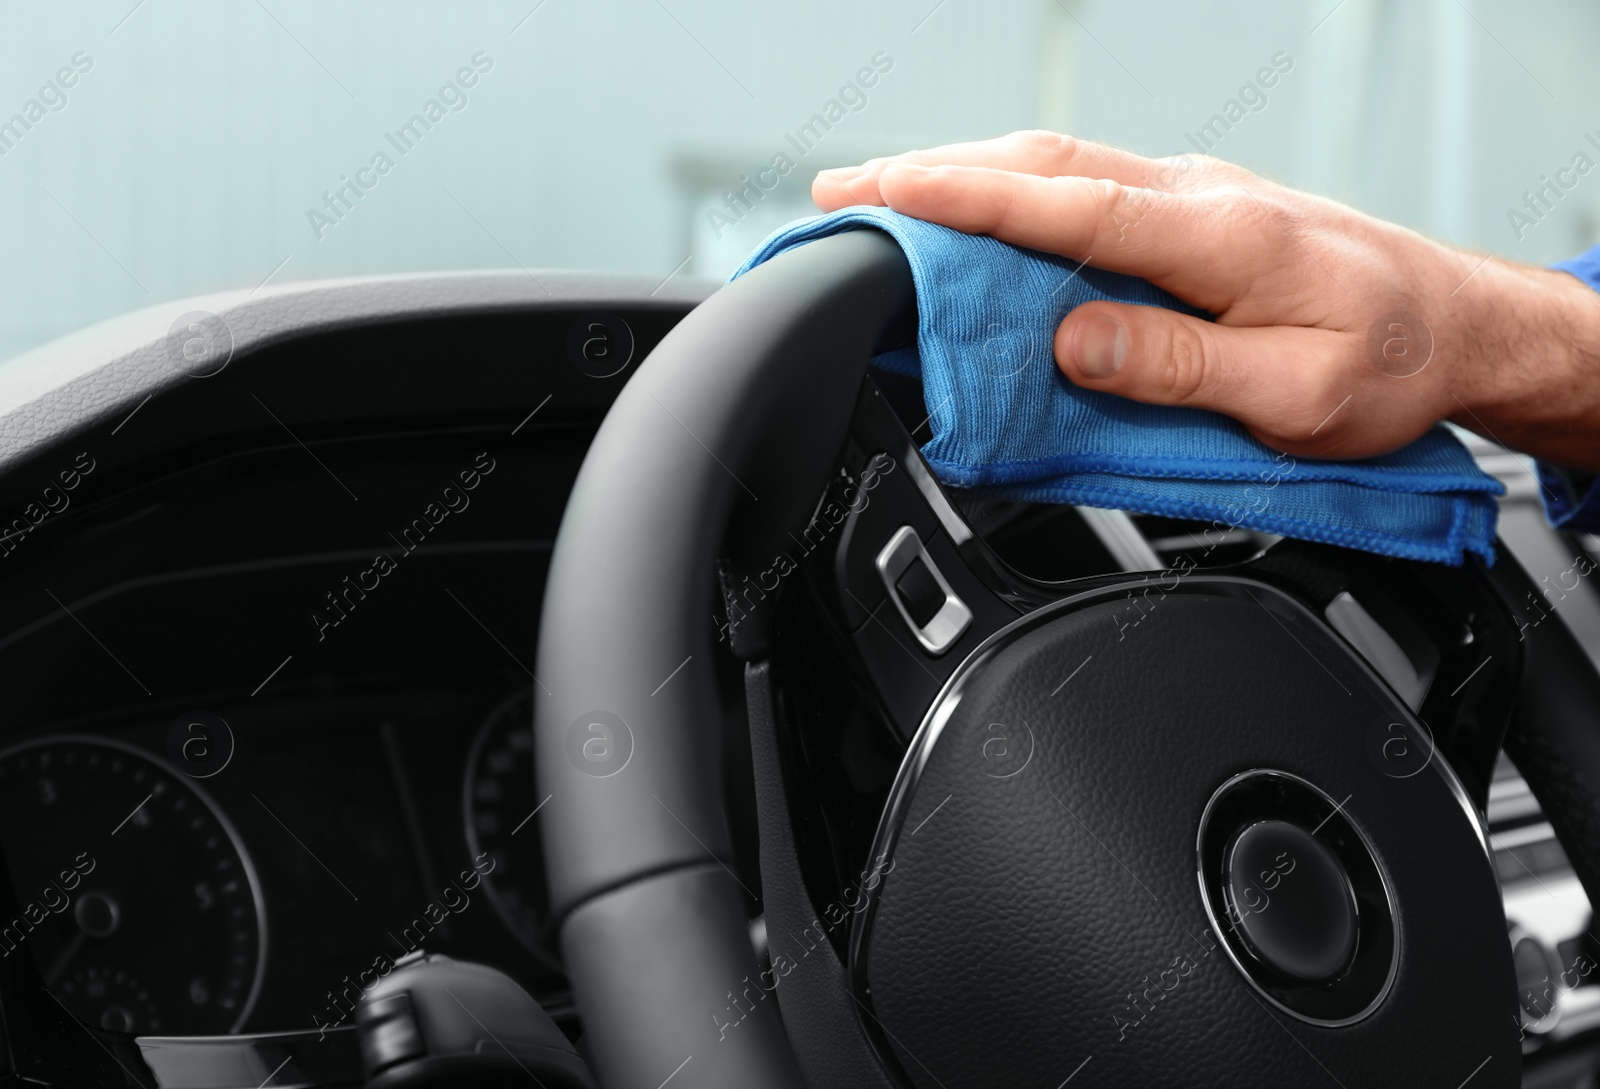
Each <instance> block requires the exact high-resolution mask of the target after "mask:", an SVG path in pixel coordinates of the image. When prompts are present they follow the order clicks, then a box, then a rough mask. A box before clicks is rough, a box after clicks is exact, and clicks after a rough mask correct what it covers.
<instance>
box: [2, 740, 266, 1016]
mask: <svg viewBox="0 0 1600 1089" xmlns="http://www.w3.org/2000/svg"><path fill="white" fill-rule="evenodd" d="M0 844H3V846H4V848H5V855H6V862H7V863H8V865H9V867H10V870H11V880H12V884H13V886H14V887H15V889H16V894H17V903H18V907H19V909H20V914H19V915H18V917H16V918H14V919H0V954H4V955H7V956H9V955H11V954H12V953H14V952H19V951H20V952H23V953H28V954H31V955H32V956H33V958H34V962H35V963H36V964H38V966H39V971H40V973H41V974H42V975H43V976H44V981H45V985H46V986H47V987H49V988H50V989H51V991H52V992H54V994H55V995H56V997H57V998H59V999H60V1000H61V1001H62V1003H63V1004H65V1005H66V1007H67V1008H68V1009H69V1010H71V1011H72V1013H73V1014H74V1015H75V1016H76V1017H78V1019H79V1020H81V1021H83V1022H84V1023H85V1024H89V1025H96V1026H99V1027H101V1028H106V1029H113V1030H116V1031H119V1032H133V1033H144V1034H149V1033H158V1032H159V1033H166V1034H172V1033H183V1034H193V1035H205V1034H216V1033H226V1032H236V1031H238V1029H239V1027H240V1026H241V1025H242V1024H243V1023H244V1020H245V1018H246V1017H248V1016H249V1014H250V1007H251V1006H252V1005H253V1004H254V1002H255V998H256V993H257V991H258V990H259V989H260V985H261V969H262V962H263V959H264V955H265V945H266V929H265V918H264V915H263V911H262V905H261V894H260V889H259V887H258V885H257V882H256V877H255V871H254V869H253V868H252V867H251V865H250V860H249V857H248V856H247V855H246V854H245V852H244V848H243V847H242V845H241V844H240V843H239V838H238V836H237V835H236V834H235V833H234V830H233V828H232V826H231V825H230V824H229V823H228V821H227V819H226V818H225V817H223V815H222V814H221V813H220V812H219V811H218V810H217V808H216V807H215V806H214V805H213V804H212V803H211V801H210V800H209V799H208V798H207V797H206V796H205V795H204V794H203V793H202V792H201V791H200V790H199V789H198V788H197V787H196V786H195V785H194V784H193V783H191V782H189V781H187V780H186V779H185V778H184V777H183V776H182V775H181V774H179V773H177V772H175V771H173V770H172V769H170V768H169V767H168V766H167V765H166V764H164V763H162V762H161V761H160V760H158V759H156V758H154V757H152V756H149V755H147V754H146V753H144V752H141V751H140V750H137V749H134V748H132V747H130V746H127V745H123V744H120V743H117V742H112V741H108V740H105V739H101V738H89V737H47V738H40V739H37V740H34V741H28V742H25V743H23V744H21V745H17V746H14V747H12V748H10V749H7V750H5V751H4V752H0Z"/></svg>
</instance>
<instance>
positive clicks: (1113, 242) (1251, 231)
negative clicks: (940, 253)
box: [879, 163, 1295, 313]
mask: <svg viewBox="0 0 1600 1089" xmlns="http://www.w3.org/2000/svg"><path fill="white" fill-rule="evenodd" d="M879 185H880V189H881V191H882V193H883V196H884V198H885V203H886V204H887V205H888V206H889V207H890V208H892V209H894V210H895V211H897V212H903V213H904V214H906V215H909V216H913V217H915V218H917V219H925V220H929V221H931V222H934V223H941V224H943V225H944V226H946V227H951V228H954V229H955V230H958V231H963V232H966V233H967V234H983V235H989V236H990V237H992V238H997V239H999V240H1000V241H1002V242H1010V243H1011V244H1013V245H1017V246H1025V247H1027V248H1029V249H1035V250H1043V251H1045V252H1047V253H1055V254H1060V255H1062V256H1064V257H1069V258H1072V259H1073V260H1077V261H1083V262H1085V263H1090V264H1093V265H1094V266H1095V267H1096V268H1103V269H1109V270H1111V271H1113V272H1125V273H1129V274H1131V275H1135V276H1142V277H1144V278H1145V279H1147V280H1150V281H1151V282H1152V283H1155V284H1158V285H1159V286H1161V287H1164V288H1166V289H1167V290H1168V291H1171V292H1172V293H1173V294H1175V295H1177V296H1179V297H1180V298H1183V299H1186V300H1188V301H1189V302H1191V303H1194V304H1195V305H1197V306H1202V307H1204V308H1206V309H1207V310H1210V311H1212V312H1214V313H1219V312H1221V311H1223V310H1225V309H1227V308H1228V307H1229V306H1231V305H1232V304H1233V303H1234V302H1236V301H1237V300H1238V299H1239V298H1240V297H1241V296H1242V295H1243V294H1245V292H1246V291H1248V290H1249V288H1250V286H1251V284H1252V283H1253V281H1254V279H1255V277H1256V275H1257V272H1256V270H1258V269H1261V268H1263V267H1272V268H1277V267H1280V266H1281V265H1282V264H1283V263H1285V262H1290V261H1293V260H1295V257H1294V255H1292V254H1286V253H1284V252H1283V250H1282V235H1281V232H1279V231H1277V230H1275V229H1273V228H1272V227H1271V226H1269V224H1268V223H1267V221H1266V219H1265V218H1264V216H1263V215H1262V214H1261V213H1260V212H1259V210H1257V211H1255V212H1252V210H1251V207H1250V202H1249V201H1247V200H1245V199H1244V198H1243V197H1242V196H1240V195H1239V194H1237V193H1234V192H1232V191H1231V190H1229V189H1226V188H1211V189H1205V190H1201V191H1199V192H1195V193H1169V192H1163V191H1160V190H1156V189H1142V188H1138V187H1135V186H1128V185H1123V184H1120V183H1118V182H1116V181H1111V180H1105V179H1099V180H1090V179H1088V178H1082V177H1073V176H1068V177H1039V176H1037V175H1033V174H1021V173H1016V172H1013V171H1009V170H994V169H989V168H986V167H970V166H937V167H923V166H915V165H911V164H906V163H896V164H891V165H890V166H888V167H887V168H886V169H885V170H884V171H883V173H882V174H881V176H880V178H879Z"/></svg>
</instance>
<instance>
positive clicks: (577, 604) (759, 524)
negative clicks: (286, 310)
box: [536, 230, 1600, 1089]
mask: <svg viewBox="0 0 1600 1089" xmlns="http://www.w3.org/2000/svg"><path fill="white" fill-rule="evenodd" d="M915 327H916V304H915V298H914V291H913V288H912V283H911V277H910V273H909V269H908V267H907V264H906V261H905V258H904V256H903V255H902V254H901V252H900V250H899V249H898V247H897V246H896V245H895V244H894V243H893V242H892V241H890V240H889V239H888V238H887V237H886V236H884V235H882V234H879V233H877V232H873V231H870V230H869V231H859V232H853V233H848V234H842V235H837V236H834V237H831V238H827V239H823V240H819V241H816V242H813V243H810V244H809V245H806V246H804V247H802V248H800V249H797V250H794V251H791V252H789V253H786V254H784V255H782V256H780V257H778V258H776V259H775V260H773V261H771V262H770V263H768V264H766V265H764V266H762V267H760V268H758V269H756V270H754V271H753V272H751V273H750V274H748V275H746V276H744V277H742V278H741V279H739V280H737V281H735V282H734V283H732V284H730V285H728V286H727V287H725V288H723V289H722V290H721V291H720V292H719V293H717V294H716V295H715V296H713V297H712V298H711V299H710V300H708V301H707V302H705V303H704V304H703V305H702V306H700V307H699V308H698V309H697V310H695V311H694V312H693V313H691V314H690V315H689V316H688V317H687V318H685V319H684V321H683V322H682V323H681V324H680V325H679V326H678V327H677V328H676V329H675V330H674V331H673V332H672V333H671V334H670V335H669V336H668V337H667V338H666V339H665V340H664V341H663V342H662V343H661V344H660V346H659V347H658V348H657V349H656V350H655V352H654V353H653V354H652V355H651V357H650V358H649V359H648V360H647V361H646V362H645V363H644V364H643V365H642V366H641V367H640V369H639V371H638V373H637V375H635V376H634V377H633V379H632V380H631V381H630V382H629V384H628V385H627V387H626V388H625V390H624V391H623V393H622V395H621V396H620V398H619V399H618V400H617V402H616V403H615V405H614V407H613V408H612V410H611V412H610V414H609V416H608V417H607V418H606V420H605V421H604V423H603V425H602V427H601V428H600V431H599V434H598V436H597V437H596V439H595V441H594V444H593V446H592V448H591V449H590V451H589V454H588V457H587V459H586V461H585V462H584V465H583V468H582V471H581V473H580V475H579V477H578V480H577V484H576V487H575V488H574V490H573V493H572V496H571V500H570V502H569V504H568V507H567V511H566V514H565V517H564V520H563V522H562V525H561V530H560V535H559V537H558V539H557V542H556V546H555V551H554V556H553V558H552V563H551V568H550V576H549V582H548V585H547V589H546V594H545V599H544V603H543V614H542V620H541V633H540V641H539V647H540V649H539V669H538V678H539V687H538V690H537V696H538V715H537V725H536V735H537V755H538V769H539V770H538V774H539V780H540V795H541V796H545V795H548V796H549V799H550V800H549V803H548V805H547V806H546V808H545V809H544V815H543V825H542V829H543V835H544V837H545V855H546V859H547V863H548V867H549V880H550V889H551V895H552V900H553V905H554V908H555V911H556V913H557V916H558V917H559V918H560V919H561V920H562V922H561V944H562V949H563V953H564V956H565V961H566V965H567V969H568V972H569V974H570V978H571V981H572V985H573V989H574V994H575V998H576V1001H577V1005H578V1009H579V1012H580V1014H581V1017H582V1020H583V1023H584V1025H585V1032H586V1046H587V1048H588V1050H589V1052H590V1056H591V1061H592V1063H593V1065H594V1067H595V1069H596V1072H597V1075H598V1077H599V1080H600V1082H601V1083H602V1084H603V1085H605V1086H607V1087H608V1089H619V1087H633V1086H638V1087H642V1089H659V1087H660V1086H662V1085H664V1084H671V1085H673V1086H675V1087H687V1086H740V1087H747V1086H757V1085H759V1086H800V1085H807V1084H809V1085H813V1086H833V1085H838V1086H852V1087H862V1086H883V1087H890V1086H901V1087H903V1086H916V1087H919V1089H925V1087H941V1086H955V1085H975V1084H982V1085H1049V1086H1060V1085H1065V1084H1068V1083H1070V1082H1072V1080H1073V1079H1074V1078H1077V1077H1079V1076H1080V1075H1082V1083H1083V1084H1100V1085H1146V1084H1152V1083H1155V1082H1157V1081H1158V1080H1159V1081H1162V1082H1169V1081H1171V1080H1173V1079H1174V1078H1182V1079H1183V1080H1185V1081H1188V1082H1200V1083H1208V1084H1224V1083H1225V1084H1229V1085H1238V1086H1255V1085H1260V1086H1269V1085H1271V1086H1278V1085H1282V1084H1283V1083H1284V1082H1285V1081H1288V1080H1290V1079H1291V1078H1297V1077H1298V1078H1303V1079H1306V1084H1312V1085H1315V1084H1325V1083H1326V1084H1337V1085H1341V1086H1346V1087H1354V1086H1358V1085H1395V1084H1404V1085H1408V1086H1412V1085H1418V1086H1420V1085H1440V1086H1446V1087H1456V1086H1460V1085H1461V1084H1463V1082H1465V1081H1470V1082H1471V1084H1472V1085H1473V1086H1474V1089H1487V1087H1489V1086H1510V1085H1514V1084H1516V1083H1517V1082H1518V1079H1519V1073H1520V1051H1519V1043H1518V1041H1519V1022H1518V1006H1517V1002H1516V996H1515V993H1514V992H1515V983H1514V976H1513V970H1512V963H1511V956H1510V948H1509V943H1508V941H1507V931H1506V922H1505V917H1504V912H1503V908H1502V905H1501V900H1500V896H1499V888H1498V885H1497V882H1496V880H1495V876H1494V872H1493V868H1492V865H1491V860H1490V854H1489V845H1488V842H1487V832H1486V830H1485V827H1484V824H1483V820H1482V815H1481V810H1482V807H1483V805H1484V802H1485V798H1486V795H1487V785H1488V781H1489V778H1490V773H1491V768H1492V764H1493V760H1494V758H1495V755H1496V754H1497V752H1498V751H1499V749H1500V748H1501V746H1502V744H1503V745H1504V746H1505V748H1506V751H1507V752H1508V753H1510V754H1511V756H1512V757H1513V759H1514V760H1516V761H1517V763H1518V764H1519V767H1520V768H1521V770H1522V771H1523V773H1524V775H1525V776H1526V778H1527V779H1528V781H1529V783H1530V786H1531V787H1532V789H1533V791H1534V793H1535V795H1536V796H1537V797H1538V798H1539V800H1540V802H1541V803H1542V804H1543V805H1544V807H1545V811H1546V813H1547V815H1548V817H1549V819H1550V820H1551V822H1552V824H1553V825H1554V826H1555V829H1556V831H1557V834H1558V836H1559V838H1560V840H1561V842H1562V844H1563V845H1564V846H1565V848H1566V850H1567V851H1568V853H1569V855H1570V857H1571V859H1572V861H1573V864H1574V867H1575V869H1576V870H1577V873H1578V875H1579V876H1580V878H1582V880H1583V882H1584V885H1585V888H1586V890H1587V891H1588V892H1589V895H1590V898H1591V900H1592V901H1594V902H1596V903H1600V897H1597V896H1596V893H1597V892H1600V883H1597V879H1600V834H1597V833H1600V828H1597V827H1596V824H1597V821H1600V805H1597V803H1596V799H1600V721H1597V716H1600V681H1597V679H1596V676H1595V673H1594V671H1593V669H1592V668H1591V667H1590V666H1589V664H1588V661H1587V658H1586V657H1585V656H1584V654H1583V653H1582V651H1581V648H1579V647H1578V646H1577V645H1576V643H1575V642H1573V640H1572V639H1571V637H1570V635H1569V634H1567V633H1566V632H1565V630H1564V629H1563V628H1562V626H1561V624H1560V623H1559V622H1552V621H1544V622H1543V623H1539V622H1533V623H1531V624H1530V622H1529V619H1528V617H1530V616H1531V615H1532V613H1530V612H1529V610H1528V607H1527V606H1528V601H1527V600H1525V598H1528V595H1530V594H1532V593H1533V592H1534V588H1533V586H1532V583H1531V581H1530V580H1529V579H1528V577H1527V575H1526V574H1525V573H1524V572H1522V571H1521V569H1520V568H1518V567H1517V565H1516V563H1515V561H1514V560H1513V559H1512V558H1511V557H1509V556H1508V555H1504V554H1502V556H1501V557H1500V559H1499V561H1498V563H1497V564H1496V565H1495V566H1494V567H1493V568H1492V569H1486V568H1483V567H1482V566H1481V565H1476V564H1469V566H1467V567H1465V568H1461V569H1447V568H1443V567H1439V566H1430V565H1425V564H1417V563H1411V562H1407V561H1399V560H1387V559H1382V558H1378V557H1372V556H1365V555H1358V554H1355V553H1350V552H1346V551H1343V550H1340V549H1336V548H1331V547H1326V546H1311V545H1305V544H1301V543H1297V542H1290V541H1284V542H1281V543H1279V544H1278V545H1276V546H1274V547H1273V548H1271V549H1269V550H1267V551H1266V552H1265V553H1264V554H1262V555H1261V556H1259V557H1257V558H1255V559H1252V560H1250V561H1248V562H1245V563H1240V564H1233V565H1230V566H1224V567H1220V568H1216V569H1213V568H1210V567H1206V566H1194V565H1190V566H1189V567H1188V568H1172V569H1169V570H1167V571H1165V572H1157V573H1146V574H1122V573H1118V574H1113V575H1106V576H1101V577H1096V578H1092V579H1087V580H1085V579H1079V580H1076V581H1072V582H1066V583H1059V584H1052V583H1044V582H1037V581H1034V580H1031V579H1027V578H1024V577H1023V576H1022V575H1020V574H1018V573H1017V572H1015V571H1013V570H1011V569H1010V568H1009V567H1008V566H1007V565H1006V564H1005V563H1004V562H1003V561H1001V560H1000V559H999V558H998V557H997V556H996V554H995V553H994V552H993V551H992V550H991V549H990V548H989V547H988V546H986V545H985V543H984V541H983V540H982V539H981V537H980V536H979V535H978V534H977V533H976V532H975V531H974V529H973V528H972V524H971V522H970V521H969V520H968V519H967V518H965V517H964V516H963V515H962V513H960V511H959V510H958V508H957V506H956V503H955V502H953V501H952V497H951V495H950V494H947V493H946V491H945V490H944V489H943V488H942V487H941V486H940V485H939V484H938V483H937V482H936V481H935V480H934V479H933V477H932V476H931V474H930V473H929V472H928V470H927V468H926V466H924V465H923V464H922V462H921V460H920V458H919V457H918V455H917V452H916V447H915V445H914V443H913V442H912V440H911V439H910V437H909V435H908V434H907V433H906V431H905V430H904V428H902V427H901V426H900V425H899V423H898V422H897V419H896V417H895V416H894V415H893V414H892V412H890V411H889V409H888V408H887V406H886V404H885V399H884V396H883V394H882V393H881V392H880V391H879V389H878V388H877V386H876V385H875V384H874V383H873V381H872V380H871V379H869V378H868V377H867V364H868V360H869V359H870V358H871V357H872V356H873V355H874V354H875V353H877V352H880V351H883V350H885V349H887V348H889V347H893V346H895V345H897V344H904V343H906V342H908V340H909V339H910V337H911V336H912V335H914V330H915ZM775 558H777V562H774V560H775ZM784 561H787V562H784ZM719 581H720V587H719V585H718V583H719ZM719 589H720V592H721V599H722V602H723V605H724V606H725V607H726V609H727V611H728V613H729V615H730V616H732V617H735V618H736V622H728V623H725V624H723V626H722V631H721V633H720V634H721V635H723V636H726V637H729V638H730V639H731V644H732V646H733V649H734V652H735V653H736V654H737V656H738V657H739V658H741V659H743V661H744V662H745V668H744V682H745V690H746V697H747V704H748V722H749V751H750V753H751V756H752V761H753V766H754V779H755V786H756V794H757V813H758V816H759V820H758V824H759V845H760V894H759V896H760V907H761V910H762V911H763V913H764V914H763V919H764V924H765V934H766V940H765V943H764V944H765V948H764V949H761V948H758V943H753V942H752V926H751V916H752V914H753V912H754V910H755V909H756V896H757V894H756V891H755V890H753V889H751V888H749V887H747V886H748V885H749V884H750V882H749V881H748V880H746V879H745V878H741V876H739V873H738V871H737V870H736V869H735V866H734V856H733V852H732V848H731V846H730V844H731V843H732V837H731V834H730V822H729V818H728V815H727V814H726V813H725V811H724V805H723V798H724V797H725V796H726V792H725V782H724V778H725V775H726V774H727V773H726V769H725V764H726V761H725V750H726V749H727V740H726V738H725V729H724V723H725V718H726V716H725V713H724V709H723V706H722V701H721V700H720V698H719V692H718V680H717V676H716V672H715V670H714V659H715V656H716V653H717V651H716V650H715V648H714V641H715V640H716V639H717V638H718V637H719V631H718V623H717V621H716V620H715V619H714V612H716V611H717V602H718V593H719ZM1530 600H1531V599H1530ZM786 603H787V604H786ZM803 622H804V623H803ZM786 632H787V633H788V634H785V633H786ZM797 633H798V634H797ZM1358 647H1359V648H1360V649H1361V651H1362V653H1357V650H1356V648H1358ZM802 651H803V652H805V653H815V654H816V655H817V656H818V660H819V661H824V662H832V663H834V665H833V666H831V667H826V668H824V670H823V671H824V672H825V673H828V674H829V676H830V677H831V678H832V680H830V682H829V683H834V682H835V681H836V682H837V683H838V685H840V686H841V687H846V688H849V689H850V690H851V691H853V692H856V693H858V694H859V696H860V699H861V701H862V702H863V703H864V704H866V705H870V706H871V707H872V708H874V709H875V710H874V713H875V714H877V715H878V716H879V718H880V719H881V720H883V721H884V722H887V723H888V724H889V727H888V728H889V732H890V733H891V734H894V735H895V736H896V737H897V738H898V739H899V750H898V768H897V770H895V771H894V773H893V776H892V781H891V782H889V783H888V784H887V786H886V787H885V788H884V789H883V790H882V791H881V793H880V794H879V795H878V796H877V797H879V798H880V799H881V806H880V807H879V809H878V811H877V816H876V819H875V821H873V820H868V821H866V822H865V823H864V825H863V826H862V827H859V828H858V827H855V825H852V824H851V822H849V821H846V820H843V819H839V820H830V815H829V814H828V813H827V812H826V809H827V805H826V803H825V801H819V799H818V798H817V797H814V796H807V793H808V784H810V783H812V782H813V781H814V780H813V779H812V778H808V776H807V774H806V772H805V769H804V768H803V767H800V766H798V765H803V764H804V763H805V762H806V760H807V759H810V760H813V761H814V760H817V759H821V760H824V761H825V760H827V759H829V758H830V757H838V754H836V753H834V754H830V753H829V752H827V751H826V745H824V744H819V743H818V738H817V737H809V739H808V736H807V734H806V731H811V730H814V729H818V728H819V727H817V725H816V724H817V723H818V722H823V721H825V720H826V717H827V716H826V715H824V716H821V717H818V716H813V717H811V718H807V717H806V716H804V715H802V714H800V713H799V712H798V711H797V710H796V709H795V706H794V701H793V700H791V699H790V697H789V696H788V695H787V694H786V683H787V682H786V681H785V679H784V678H785V676H787V675H786V674H785V672H784V668H785V667H784V663H785V658H786V656H792V655H793V654H795V653H799V652H802ZM818 736H820V735H818ZM808 746H809V747H808ZM808 754H809V755H808ZM819 754H820V755H819ZM819 810H820V811H821V818H820V819H812V818H813V816H815V815H816V814H817V813H818V811H819ZM856 824H862V822H856ZM819 829H821V831H819ZM830 837H832V838H831V839H830ZM851 844H854V846H853V847H852V846H851ZM841 845H842V846H841ZM818 857H821V858H823V859H824V862H826V861H827V860H829V859H831V860H832V862H833V869H832V870H829V869H828V866H827V865H825V864H824V865H819V864H817V863H816V859H817V858H818ZM818 874H824V876H823V877H822V878H819V877H818ZM835 881H836V882H837V884H830V883H831V882H835Z"/></svg>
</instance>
